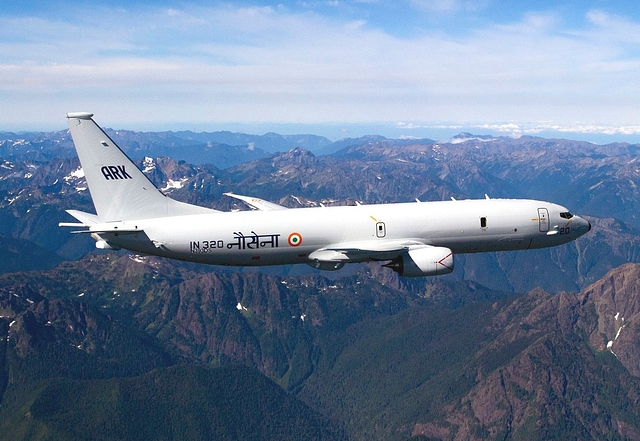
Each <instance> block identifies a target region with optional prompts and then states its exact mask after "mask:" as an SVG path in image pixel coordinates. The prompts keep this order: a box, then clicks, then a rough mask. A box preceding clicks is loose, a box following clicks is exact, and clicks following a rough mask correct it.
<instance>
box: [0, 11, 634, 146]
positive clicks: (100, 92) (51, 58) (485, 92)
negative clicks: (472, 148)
mask: <svg viewBox="0 0 640 441" xmlns="http://www.w3.org/2000/svg"><path fill="white" fill-rule="evenodd" d="M639 103H640V6H636V5H633V4H632V2H617V1H604V0H603V1H583V2H559V1H544V0H542V1H538V2H524V1H513V2H504V1H500V2H498V1H493V0H469V1H464V0H433V1H428V0H396V1H387V0H377V1H376V0H359V1H347V0H343V1H341V0H336V1H313V0H310V1H288V2H287V1H285V2H279V3H275V2H274V3H272V2H265V1H262V2H252V1H241V2H233V3H231V2H216V1H207V2H205V1H200V2H189V1H185V2H174V1H162V0H161V1H136V0H133V1H120V0H118V1H109V2H106V1H104V2H100V1H98V2H95V1H87V2H62V1H56V0H49V1H40V0H35V1H30V2H24V1H15V0H4V1H3V7H2V8H1V9H0V115H2V116H1V117H0V130H4V131H18V130H39V129H42V130H55V129H62V128H63V127H64V125H65V121H64V114H65V113H66V112H69V111H91V112H93V113H95V114H96V120H97V121H98V122H99V123H100V124H102V125H105V126H109V127H114V128H128V129H134V130H163V129H178V128H179V129H185V128H186V129H189V128H191V129H195V130H208V131H213V130H220V129H237V130H244V131H254V132H257V131H260V130H262V131H268V130H275V131H280V132H281V133H282V132H286V131H287V130H289V131H292V132H298V131H300V130H304V129H307V131H308V130H315V132H322V131H323V130H325V133H320V134H325V135H330V136H331V137H333V138H340V137H342V136H356V135H360V134H364V133H371V132H372V130H373V129H376V130H377V132H378V133H381V134H384V135H388V136H429V135H430V134H431V133H440V132H439V131H443V130H444V131H446V130H450V131H453V132H455V131H456V130H457V131H460V130H469V131H473V132H477V133H481V132H492V133H503V134H509V135H519V134H548V133H560V134H564V136H565V137H567V138H589V137H594V138H595V137H597V136H600V135H603V134H604V135H606V136H609V137H610V138H611V139H612V140H615V139H617V138H619V139H621V140H625V139H628V138H629V137H630V136H632V137H633V136H639V137H640V106H639ZM321 127H324V128H321ZM385 131H386V133H383V132H385ZM639 139H640V138H639Z"/></svg>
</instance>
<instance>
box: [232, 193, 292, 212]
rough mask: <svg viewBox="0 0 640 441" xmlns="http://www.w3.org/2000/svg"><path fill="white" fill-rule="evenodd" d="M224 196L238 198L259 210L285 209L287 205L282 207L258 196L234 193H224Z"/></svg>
mask: <svg viewBox="0 0 640 441" xmlns="http://www.w3.org/2000/svg"><path fill="white" fill-rule="evenodd" d="M224 194H225V195H226V196H229V197H232V198H236V199H240V200H241V201H242V202H244V203H245V204H247V205H248V206H250V207H251V208H254V209H256V210H260V211H272V210H287V207H283V206H282V205H278V204H274V203H273V202H267V201H265V200H262V199H260V198H253V197H251V196H242V195H239V194H234V193H224Z"/></svg>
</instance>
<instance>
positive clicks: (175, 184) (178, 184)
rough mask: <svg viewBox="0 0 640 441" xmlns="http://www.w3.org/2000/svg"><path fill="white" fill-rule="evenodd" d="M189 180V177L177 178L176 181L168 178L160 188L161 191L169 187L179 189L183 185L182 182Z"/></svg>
mask: <svg viewBox="0 0 640 441" xmlns="http://www.w3.org/2000/svg"><path fill="white" fill-rule="evenodd" d="M188 180H189V178H182V179H179V180H177V181H174V180H173V179H169V180H168V181H167V185H165V187H164V188H161V189H160V190H161V191H167V190H169V189H179V188H182V187H184V183H185V182H187V181H188Z"/></svg>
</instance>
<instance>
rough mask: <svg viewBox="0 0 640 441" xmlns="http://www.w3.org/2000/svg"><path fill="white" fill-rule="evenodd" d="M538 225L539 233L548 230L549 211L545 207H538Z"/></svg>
mask: <svg viewBox="0 0 640 441" xmlns="http://www.w3.org/2000/svg"><path fill="white" fill-rule="evenodd" d="M538 226H539V227H540V232H541V233H546V232H547V231H549V211H548V210H547V209H546V208H538Z"/></svg>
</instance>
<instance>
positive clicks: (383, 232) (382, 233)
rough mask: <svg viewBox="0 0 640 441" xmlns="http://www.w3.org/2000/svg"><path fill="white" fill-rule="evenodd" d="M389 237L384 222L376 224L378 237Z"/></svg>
mask: <svg viewBox="0 0 640 441" xmlns="http://www.w3.org/2000/svg"><path fill="white" fill-rule="evenodd" d="M386 235H387V227H386V226H385V225H384V222H376V236H377V237H385V236H386Z"/></svg>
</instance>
